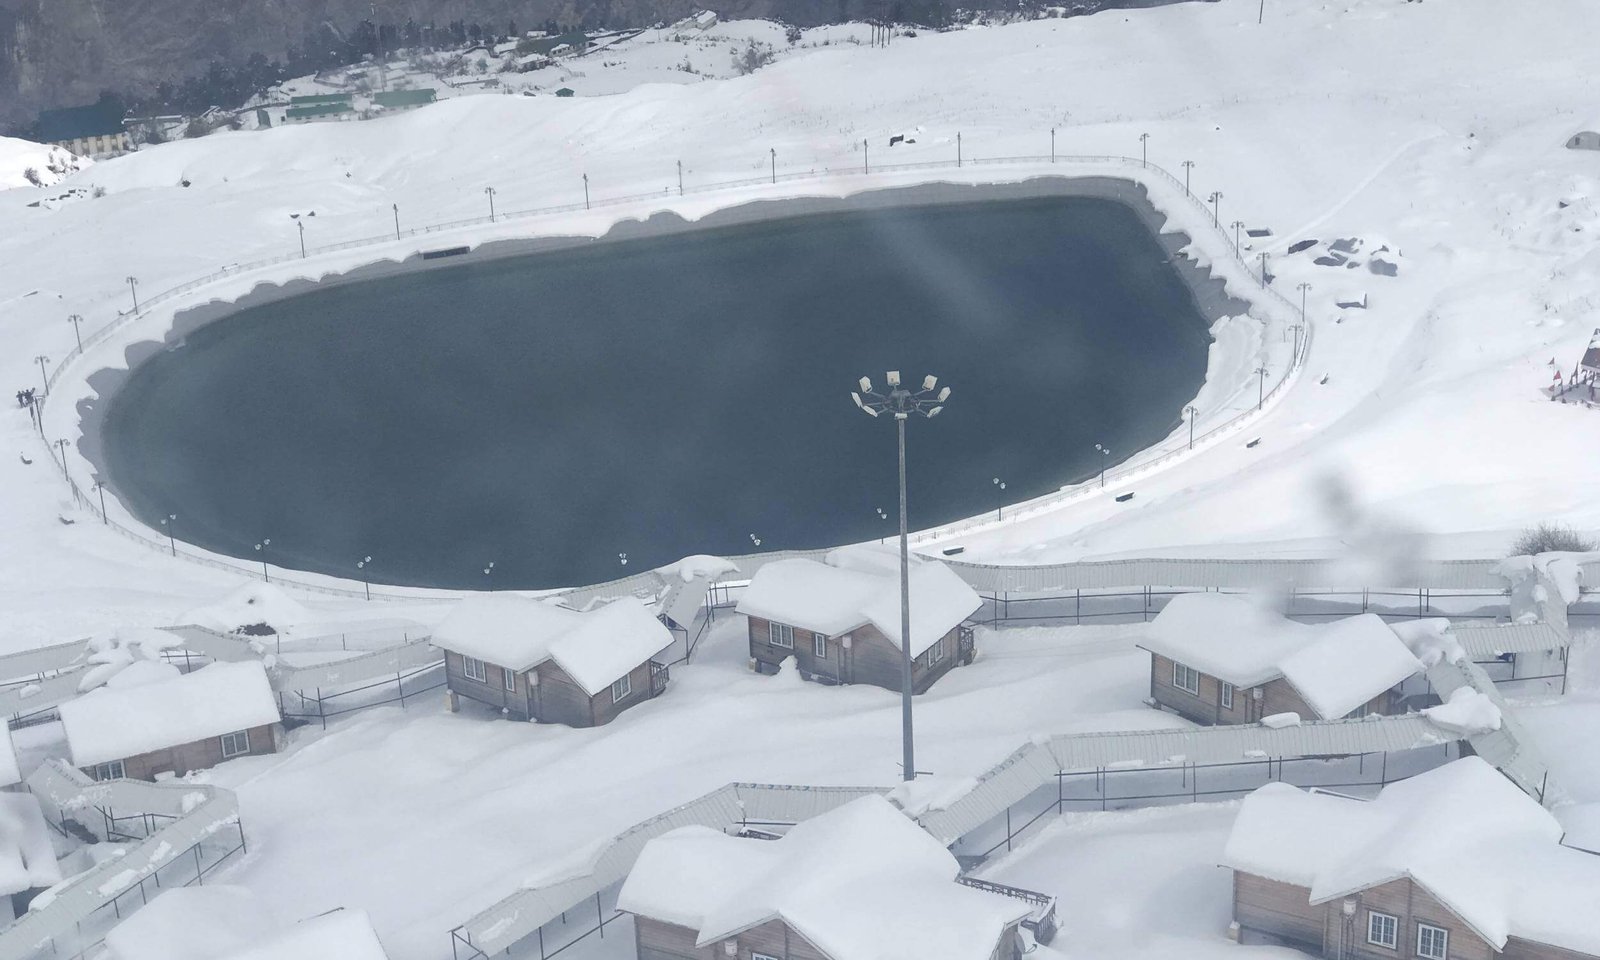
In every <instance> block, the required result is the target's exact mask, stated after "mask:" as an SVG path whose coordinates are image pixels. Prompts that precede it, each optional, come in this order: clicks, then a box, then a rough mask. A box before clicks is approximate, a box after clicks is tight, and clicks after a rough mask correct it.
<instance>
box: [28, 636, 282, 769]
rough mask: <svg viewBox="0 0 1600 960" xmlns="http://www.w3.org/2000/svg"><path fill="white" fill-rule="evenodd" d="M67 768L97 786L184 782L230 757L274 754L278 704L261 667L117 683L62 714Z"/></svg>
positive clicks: (241, 665) (228, 666)
mask: <svg viewBox="0 0 1600 960" xmlns="http://www.w3.org/2000/svg"><path fill="white" fill-rule="evenodd" d="M60 711H61V726H62V729H63V730H65V731H66V735H67V747H68V748H69V750H70V751H71V757H72V765H73V766H75V767H77V768H79V769H80V770H82V771H83V772H84V773H86V774H88V775H89V776H91V777H93V778H95V779H96V780H116V779H121V778H123V777H126V778H128V779H131V780H155V779H157V778H158V777H160V776H163V775H172V776H178V777H181V776H183V775H185V774H187V773H189V772H190V771H193V770H205V769H207V768H209V767H214V766H216V765H217V764H219V763H222V762H223V761H225V760H232V759H233V758H235V757H243V756H253V755H257V754H264V753H276V752H277V750H278V739H279V736H280V735H281V733H282V728H281V726H280V722H279V721H280V719H281V718H280V716H279V714H278V702H277V698H276V697H275V696H274V694H273V692H272V685H271V684H270V683H269V682H268V681H267V671H266V668H265V667H263V666H262V665H261V662H260V661H258V660H244V661H240V662H238V663H213V664H211V665H209V666H205V667H201V668H200V669H199V670H196V671H194V672H193V673H186V674H183V675H180V676H176V677H172V678H170V679H164V680H155V681H153V682H149V683H140V684H138V685H136V686H117V685H116V683H115V679H114V678H113V681H112V682H111V683H110V684H108V685H107V686H105V687H101V688H99V689H96V690H91V691H89V692H88V693H86V694H84V695H83V696H81V697H79V698H77V699H76V700H69V701H67V702H66V703H63V704H62V705H61V707H60Z"/></svg>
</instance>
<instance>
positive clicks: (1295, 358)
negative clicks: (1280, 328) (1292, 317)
mask: <svg viewBox="0 0 1600 960" xmlns="http://www.w3.org/2000/svg"><path fill="white" fill-rule="evenodd" d="M1305 328H1306V325H1305V324H1303V323H1291V324H1289V329H1290V330H1293V331H1294V352H1293V353H1291V354H1289V364H1290V366H1293V365H1294V364H1295V363H1297V362H1299V360H1300V331H1302V330H1304V329H1305Z"/></svg>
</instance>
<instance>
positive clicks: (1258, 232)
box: [1244, 227, 1272, 237]
mask: <svg viewBox="0 0 1600 960" xmlns="http://www.w3.org/2000/svg"><path fill="white" fill-rule="evenodd" d="M1244 235H1245V236H1247V237H1270V236H1272V231H1271V230H1268V229H1267V228H1266V227H1257V228H1256V229H1254V230H1246V231H1245V232H1244Z"/></svg>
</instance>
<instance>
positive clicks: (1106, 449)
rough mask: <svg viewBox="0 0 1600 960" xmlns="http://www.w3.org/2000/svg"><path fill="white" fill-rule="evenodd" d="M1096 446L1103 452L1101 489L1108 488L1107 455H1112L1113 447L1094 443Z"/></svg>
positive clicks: (1101, 458) (1101, 459)
mask: <svg viewBox="0 0 1600 960" xmlns="http://www.w3.org/2000/svg"><path fill="white" fill-rule="evenodd" d="M1094 448H1095V449H1096V450H1099V451H1100V453H1101V454H1102V456H1101V457H1100V489H1102V490H1104V489H1105V488H1106V457H1109V456H1111V448H1110V447H1103V446H1101V445H1100V444H1098V443H1097V444H1095V445H1094Z"/></svg>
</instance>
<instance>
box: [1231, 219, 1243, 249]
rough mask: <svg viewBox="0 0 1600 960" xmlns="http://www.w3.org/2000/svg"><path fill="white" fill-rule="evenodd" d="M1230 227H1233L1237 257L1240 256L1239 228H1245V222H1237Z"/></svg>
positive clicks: (1234, 247)
mask: <svg viewBox="0 0 1600 960" xmlns="http://www.w3.org/2000/svg"><path fill="white" fill-rule="evenodd" d="M1229 226H1231V227H1233V255H1234V256H1236V257H1237V256H1238V255H1239V228H1240V227H1243V226H1244V221H1243V220H1235V221H1233V223H1231V224H1229Z"/></svg>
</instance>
